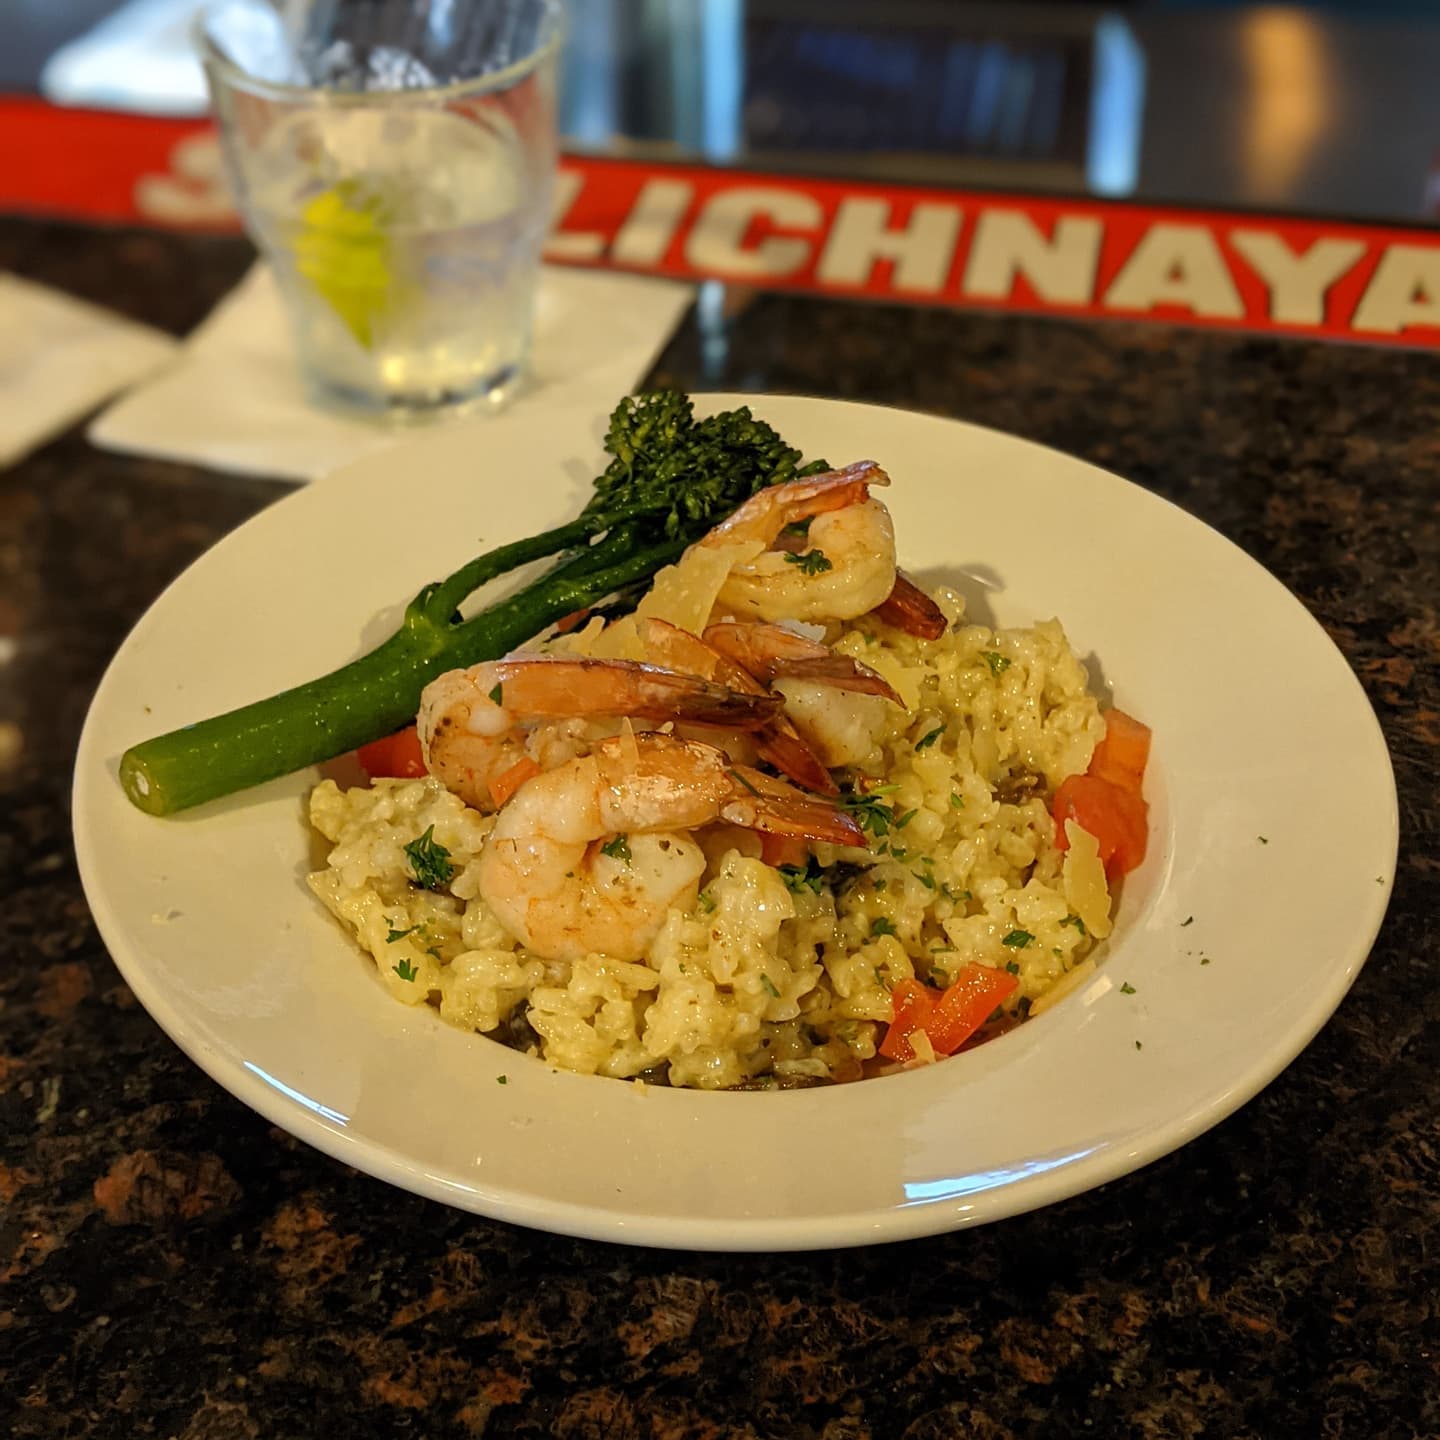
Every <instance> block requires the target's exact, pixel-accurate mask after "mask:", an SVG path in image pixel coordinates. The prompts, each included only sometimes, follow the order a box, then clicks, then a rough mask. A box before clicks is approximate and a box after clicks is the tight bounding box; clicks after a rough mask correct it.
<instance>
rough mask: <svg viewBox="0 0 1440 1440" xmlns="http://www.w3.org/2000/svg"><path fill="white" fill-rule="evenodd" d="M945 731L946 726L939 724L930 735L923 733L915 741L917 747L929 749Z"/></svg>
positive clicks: (918, 748)
mask: <svg viewBox="0 0 1440 1440" xmlns="http://www.w3.org/2000/svg"><path fill="white" fill-rule="evenodd" d="M944 733H945V727H944V726H943V725H937V726H936V727H935V728H934V729H933V730H932V731H931V732H930V733H929V734H928V735H922V736H921V737H920V738H919V739H918V740H917V741H916V742H915V748H916V749H917V750H928V749H929V748H930V747H931V746H932V745H933V744H934V743H935V742H936V741H937V740H938V739H939V738H940V737H941V736H942V735H943V734H944Z"/></svg>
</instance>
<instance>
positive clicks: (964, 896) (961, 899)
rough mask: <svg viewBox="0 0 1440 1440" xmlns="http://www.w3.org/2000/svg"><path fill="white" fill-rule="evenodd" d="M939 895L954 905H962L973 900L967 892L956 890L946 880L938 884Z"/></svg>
mask: <svg viewBox="0 0 1440 1440" xmlns="http://www.w3.org/2000/svg"><path fill="white" fill-rule="evenodd" d="M940 893H941V894H942V895H943V896H944V897H945V898H946V899H947V900H949V901H952V902H953V903H954V904H956V905H964V904H965V903H966V902H967V901H969V900H971V899H973V898H974V897H973V896H972V895H971V894H970V892H969V891H968V890H957V889H956V888H955V887H954V886H953V885H952V884H950V882H949V881H948V880H942V881H941V882H940Z"/></svg>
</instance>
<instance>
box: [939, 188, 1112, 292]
mask: <svg viewBox="0 0 1440 1440" xmlns="http://www.w3.org/2000/svg"><path fill="white" fill-rule="evenodd" d="M1104 235H1105V227H1104V226H1103V225H1101V223H1100V221H1098V220H1096V219H1093V218H1092V217H1090V216H1088V215H1069V216H1065V217H1064V218H1062V219H1059V220H1057V221H1056V222H1055V238H1054V239H1053V240H1047V239H1046V238H1045V235H1044V234H1043V232H1042V231H1041V229H1040V227H1039V226H1038V225H1037V224H1036V223H1035V222H1034V221H1033V220H1032V219H1031V218H1030V217H1029V216H1028V215H1026V214H1025V213H1024V212H1023V211H1020V210H987V211H985V212H984V214H982V215H981V216H980V218H979V219H978V220H977V221H976V222H975V239H974V240H973V241H972V242H971V244H970V258H969V260H968V261H967V262H966V264H965V293H966V294H967V295H971V296H975V297H977V298H979V299H982V300H1008V299H1009V298H1010V295H1011V292H1012V291H1013V290H1014V289H1015V281H1016V278H1017V277H1018V276H1021V275H1023V276H1024V277H1025V279H1026V280H1027V281H1029V283H1030V287H1031V288H1032V289H1033V290H1034V291H1035V294H1036V295H1037V296H1039V298H1040V299H1041V300H1044V301H1046V302H1047V303H1048V304H1051V305H1085V304H1087V303H1088V302H1089V301H1090V300H1091V299H1092V298H1093V297H1094V294H1095V267H1096V266H1097V264H1098V263H1099V260H1100V242H1101V240H1102V239H1103V238H1104Z"/></svg>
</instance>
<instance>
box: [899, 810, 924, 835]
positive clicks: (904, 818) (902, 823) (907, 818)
mask: <svg viewBox="0 0 1440 1440" xmlns="http://www.w3.org/2000/svg"><path fill="white" fill-rule="evenodd" d="M919 813H920V812H919V811H918V810H907V811H905V813H904V814H903V815H897V816H896V817H895V828H896V829H897V830H903V829H904V828H905V827H906V826H907V825H908V824H909V823H910V822H911V821H912V820H913V819H914V818H915V817H916V816H917V815H918V814H919Z"/></svg>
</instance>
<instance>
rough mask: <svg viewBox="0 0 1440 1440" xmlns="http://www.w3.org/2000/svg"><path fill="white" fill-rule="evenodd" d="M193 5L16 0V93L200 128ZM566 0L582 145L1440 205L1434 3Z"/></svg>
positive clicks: (1135, 193)
mask: <svg viewBox="0 0 1440 1440" xmlns="http://www.w3.org/2000/svg"><path fill="white" fill-rule="evenodd" d="M332 3H333V0H332ZM343 3H359V4H364V3H370V0H343ZM431 3H432V4H433V5H435V6H443V5H462V4H464V3H465V0H431ZM197 8H198V3H197V0H0V25H3V30H0V35H3V37H4V40H3V44H0V93H6V92H8V93H10V94H20V95H25V94H29V95H37V94H38V95H40V96H42V97H44V98H45V99H47V100H49V101H51V102H53V103H55V104H58V105H67V106H82V107H90V108H99V109H116V110H125V111H132V112H142V113H152V114H163V115H177V116H188V115H197V114H200V113H203V111H204V108H205V99H204V87H203V83H202V80H201V75H200V71H199V68H198V66H197V64H196V63H195V61H194V60H193V58H192V56H191V51H190V43H189V34H188V31H189V24H190V19H191V16H192V15H193V13H194V11H195V10H196V9H197ZM567 8H568V11H569V23H570V43H569V47H568V50H567V53H566V61H565V70H564V83H563V89H562V97H563V98H562V125H563V130H564V134H565V139H566V144H567V145H568V147H569V148H570V149H572V150H575V151H594V152H604V153H607V154H617V153H618V154H632V155H636V156H645V157H657V158H669V159H680V158H688V157H694V158H699V159H704V160H707V161H711V162H715V163H719V164H745V165H750V166H755V167H759V168H763V169H767V170H772V171H783V170H794V171H797V172H802V173H807V174H843V175H847V176H856V177H872V176H875V177H883V178H885V179H887V180H916V181H923V182H930V183H936V184H944V185H956V186H977V185H978V186H991V187H998V188H1009V187H1014V188H1017V189H1024V190H1027V191H1032V192H1033V191H1043V190H1050V191H1056V192H1064V193H1070V194H1075V193H1079V192H1083V191H1088V192H1091V193H1094V194H1099V195H1107V196H1116V197H1134V198H1140V199H1146V200H1150V201H1165V200H1175V201H1184V202H1187V203H1191V204H1215V205H1226V206H1231V205H1235V206H1247V207H1257V208H1262V209H1266V210H1284V211H1292V212H1308V213H1316V214H1327V215H1332V216H1346V217H1356V218H1391V219H1397V220H1406V221H1410V222H1413V221H1415V220H1417V219H1427V220H1432V221H1433V220H1434V219H1435V218H1436V217H1437V216H1440V3H1435V0H1408V3H1407V0H1349V3H1342V0H1332V3H1327V4H1308V5H1253V4H1240V3H1229V4H1226V3H1213V0H1212V3H1194V0H1132V3H1116V4H1111V5H1103V6H1099V5H1089V4H1067V3H1055V0H1049V3H1029V0H1008V3H989V4H969V3H960V0H568V4H567Z"/></svg>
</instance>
